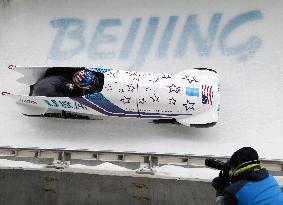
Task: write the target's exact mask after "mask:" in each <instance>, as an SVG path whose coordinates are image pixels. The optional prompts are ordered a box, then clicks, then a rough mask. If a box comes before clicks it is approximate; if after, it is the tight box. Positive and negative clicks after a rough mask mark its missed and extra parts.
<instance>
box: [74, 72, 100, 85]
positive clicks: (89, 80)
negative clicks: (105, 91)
mask: <svg viewBox="0 0 283 205" xmlns="http://www.w3.org/2000/svg"><path fill="white" fill-rule="evenodd" d="M95 80H96V78H95V76H94V74H93V72H91V71H90V70H87V69H84V70H80V71H78V72H76V73H75V74H74V76H73V81H74V83H75V84H76V85H77V86H78V87H79V88H82V89H84V88H85V89H88V88H90V87H91V86H93V85H95V83H96V82H95Z"/></svg>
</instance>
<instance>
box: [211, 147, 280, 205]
mask: <svg viewBox="0 0 283 205" xmlns="http://www.w3.org/2000/svg"><path fill="white" fill-rule="evenodd" d="M228 164H229V166H230V173H229V174H228V177H225V175H226V174H224V173H223V172H222V171H221V172H220V174H219V176H218V177H216V178H215V179H213V181H212V186H213V187H214V188H215V189H216V204H217V205H236V204H237V205H283V194H282V191H281V189H280V187H279V185H278V183H277V182H276V181H275V179H274V178H273V176H272V175H271V174H269V173H268V172H267V170H266V169H264V168H262V167H261V165H260V161H259V158H258V153H257V151H256V150H254V149H253V148H251V147H243V148H241V149H239V150H238V151H236V152H235V153H234V154H233V155H232V156H231V158H230V160H229V162H228ZM229 175H230V176H229Z"/></svg>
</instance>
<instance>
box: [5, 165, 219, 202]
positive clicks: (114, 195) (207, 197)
mask: <svg viewBox="0 0 283 205" xmlns="http://www.w3.org/2000/svg"><path fill="white" fill-rule="evenodd" d="M0 190H1V191H0V204H1V205H14V204H15V205H32V204H40V205H45V204H46V205H79V204H84V205H88V204H91V205H96V204H99V205H103V204H105V205H106V204H107V205H112V204H113V205H127V204H129V205H140V204H145V205H150V204H154V205H167V204H168V205H183V204H186V205H200V204H201V205H212V204H214V200H215V198H214V197H215V192H214V190H213V188H212V187H211V184H210V182H207V181H199V180H184V179H178V178H160V177H159V178H156V177H155V176H152V175H139V174H136V173H132V172H129V173H128V172H118V173H117V172H115V173H114V172H106V171H100V172H97V171H90V172H85V171H83V172H82V171H80V172H78V171H77V170H71V169H64V170H56V169H41V170H32V169H28V170H24V169H0Z"/></svg>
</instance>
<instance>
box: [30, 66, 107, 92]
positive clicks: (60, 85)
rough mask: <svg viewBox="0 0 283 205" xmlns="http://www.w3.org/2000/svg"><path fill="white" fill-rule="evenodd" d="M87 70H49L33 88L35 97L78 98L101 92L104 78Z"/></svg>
mask: <svg viewBox="0 0 283 205" xmlns="http://www.w3.org/2000/svg"><path fill="white" fill-rule="evenodd" d="M96 74H97V73H95V72H92V71H90V70H88V69H86V68H56V67H52V68H49V69H48V70H47V71H46V73H45V75H44V77H43V78H41V79H40V80H38V81H37V82H36V84H34V85H33V86H32V88H31V95H33V96H47V97H78V96H83V95H86V94H89V93H95V92H100V91H101V89H102V87H103V77H102V78H100V79H99V78H98V76H97V75H96ZM100 77H101V76H100Z"/></svg>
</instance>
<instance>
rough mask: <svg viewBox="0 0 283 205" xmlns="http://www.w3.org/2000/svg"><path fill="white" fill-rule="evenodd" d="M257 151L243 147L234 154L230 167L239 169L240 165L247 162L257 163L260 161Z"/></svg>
mask: <svg viewBox="0 0 283 205" xmlns="http://www.w3.org/2000/svg"><path fill="white" fill-rule="evenodd" d="M258 160H259V159H258V154H257V151H256V150H254V149H253V148H251V147H242V148H241V149H239V150H237V151H236V152H234V154H233V155H232V156H231V158H230V161H229V163H230V166H232V167H235V168H236V167H238V166H239V165H240V164H242V163H245V162H256V161H258Z"/></svg>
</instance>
